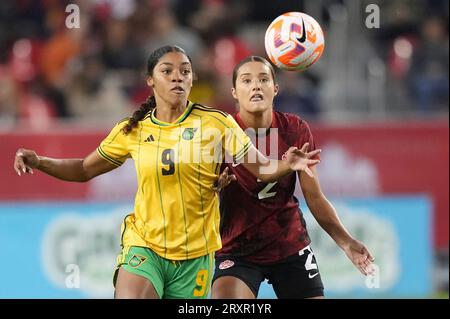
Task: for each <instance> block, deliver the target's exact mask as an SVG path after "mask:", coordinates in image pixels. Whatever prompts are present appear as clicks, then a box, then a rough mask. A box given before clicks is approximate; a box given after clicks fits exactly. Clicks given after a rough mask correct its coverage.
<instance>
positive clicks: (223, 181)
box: [212, 167, 236, 193]
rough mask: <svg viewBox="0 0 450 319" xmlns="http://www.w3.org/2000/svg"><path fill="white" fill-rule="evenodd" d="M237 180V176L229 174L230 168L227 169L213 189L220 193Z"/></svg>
mask: <svg viewBox="0 0 450 319" xmlns="http://www.w3.org/2000/svg"><path fill="white" fill-rule="evenodd" d="M235 180H236V175H234V174H228V167H226V168H225V169H224V170H223V172H222V174H220V176H219V179H218V180H217V181H216V182H215V183H214V186H213V187H212V189H213V190H214V191H215V192H217V193H220V191H221V190H222V189H224V188H225V187H227V186H228V185H229V184H230V183H231V182H232V181H235Z"/></svg>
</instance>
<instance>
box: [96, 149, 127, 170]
mask: <svg viewBox="0 0 450 319" xmlns="http://www.w3.org/2000/svg"><path fill="white" fill-rule="evenodd" d="M97 151H98V153H99V154H100V156H101V157H103V158H104V159H105V160H107V161H108V162H110V163H111V164H113V165H116V166H121V165H122V164H123V163H122V162H120V161H118V160H116V159H114V158H112V157H111V156H109V155H108V154H106V153H105V151H104V150H103V149H102V147H101V146H99V147H97Z"/></svg>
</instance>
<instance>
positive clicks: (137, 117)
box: [122, 95, 156, 135]
mask: <svg viewBox="0 0 450 319" xmlns="http://www.w3.org/2000/svg"><path fill="white" fill-rule="evenodd" d="M155 107H156V100H155V96H154V95H152V96H150V97H149V98H148V99H147V100H146V101H145V102H144V103H142V104H141V107H140V108H139V109H137V110H136V112H134V113H133V116H132V117H130V119H129V120H128V122H127V124H126V125H125V126H124V127H123V128H122V132H123V133H124V134H125V135H128V134H129V133H130V132H131V131H132V130H133V129H134V128H135V127H136V126H137V124H138V122H139V121H141V120H142V119H143V118H144V116H145V114H147V113H148V112H149V111H151V110H153V109H154V108H155Z"/></svg>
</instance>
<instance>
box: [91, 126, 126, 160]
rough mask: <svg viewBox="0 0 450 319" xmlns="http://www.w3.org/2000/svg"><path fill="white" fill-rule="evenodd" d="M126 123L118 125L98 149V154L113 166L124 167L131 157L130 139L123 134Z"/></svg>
mask: <svg viewBox="0 0 450 319" xmlns="http://www.w3.org/2000/svg"><path fill="white" fill-rule="evenodd" d="M124 125H125V123H124V122H120V123H118V124H117V125H116V126H115V127H114V128H113V129H112V130H111V132H110V133H109V134H108V136H107V137H106V138H105V139H104V140H103V141H102V142H101V143H100V146H99V147H97V152H98V154H99V155H100V156H101V157H103V158H104V159H105V160H107V161H108V162H110V163H111V164H113V165H116V166H120V165H122V164H123V163H124V162H125V160H126V159H127V158H129V157H130V153H129V151H128V139H127V136H126V135H125V134H124V133H123V132H122V127H123V126H124Z"/></svg>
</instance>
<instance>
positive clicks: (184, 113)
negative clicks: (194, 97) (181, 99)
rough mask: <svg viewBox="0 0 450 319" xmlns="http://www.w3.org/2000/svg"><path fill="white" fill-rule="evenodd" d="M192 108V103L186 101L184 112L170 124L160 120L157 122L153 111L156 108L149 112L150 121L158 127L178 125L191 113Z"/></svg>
mask: <svg viewBox="0 0 450 319" xmlns="http://www.w3.org/2000/svg"><path fill="white" fill-rule="evenodd" d="M193 106H194V103H192V102H191V101H188V105H187V107H186V110H184V112H183V113H182V114H181V115H180V116H179V117H178V118H177V119H176V120H175V122H172V123H168V122H164V121H161V120H158V119H157V118H156V116H155V111H156V108H154V109H153V110H152V111H151V112H150V120H151V121H152V123H153V124H156V125H160V126H171V125H175V124H180V123H181V122H183V121H184V120H185V119H186V118H187V117H188V116H189V114H190V113H191V111H192V107H193Z"/></svg>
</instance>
